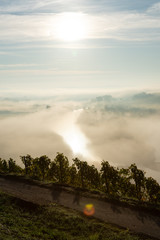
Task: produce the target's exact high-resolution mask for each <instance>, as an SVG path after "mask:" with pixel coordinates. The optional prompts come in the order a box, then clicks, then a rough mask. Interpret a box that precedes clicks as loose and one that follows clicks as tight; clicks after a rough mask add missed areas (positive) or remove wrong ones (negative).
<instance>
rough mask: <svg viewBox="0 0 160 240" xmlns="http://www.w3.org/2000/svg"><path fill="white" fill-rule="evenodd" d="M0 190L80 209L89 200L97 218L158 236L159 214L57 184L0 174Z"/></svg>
mask: <svg viewBox="0 0 160 240" xmlns="http://www.w3.org/2000/svg"><path fill="white" fill-rule="evenodd" d="M0 190H2V191H4V192H6V193H9V194H12V195H14V196H16V197H19V198H21V199H24V200H27V201H31V202H34V203H39V204H48V203H51V202H56V203H59V204H61V205H63V206H65V207H69V208H72V209H76V210H79V211H83V209H84V206H85V205H86V204H89V203H92V204H94V207H95V214H94V216H95V217H96V218H98V219H101V220H103V221H105V222H109V223H114V224H117V225H119V226H121V227H125V228H128V229H130V230H132V231H135V232H138V233H143V234H147V235H150V236H152V237H155V238H158V239H160V216H155V215H152V214H149V213H146V212H143V211H138V210H133V209H130V208H128V207H122V206H117V205H115V204H111V203H109V202H104V201H102V200H99V199H96V198H94V197H93V198H92V197H89V198H88V197H84V196H80V195H79V193H78V192H75V193H71V192H68V191H66V190H65V189H63V188H62V189H60V187H58V188H57V187H56V186H55V187H54V188H52V189H51V188H45V187H41V186H38V185H31V184H29V183H23V182H20V181H18V180H17V181H15V180H14V181H13V180H10V179H6V178H3V177H0Z"/></svg>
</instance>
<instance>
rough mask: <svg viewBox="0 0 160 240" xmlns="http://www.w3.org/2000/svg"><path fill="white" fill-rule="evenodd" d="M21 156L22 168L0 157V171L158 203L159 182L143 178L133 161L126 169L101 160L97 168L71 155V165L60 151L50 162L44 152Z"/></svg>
mask: <svg viewBox="0 0 160 240" xmlns="http://www.w3.org/2000/svg"><path fill="white" fill-rule="evenodd" d="M20 158H21V161H22V163H23V164H24V168H21V167H20V166H18V165H17V164H16V161H14V160H13V159H12V158H10V159H9V160H4V159H1V158H0V173H19V174H24V175H27V176H29V177H31V178H33V179H37V180H43V181H44V180H47V181H53V182H56V183H60V184H68V185H71V186H75V187H81V188H83V189H91V190H96V191H101V192H105V193H106V194H107V195H108V196H113V197H129V198H136V199H138V200H139V201H148V202H152V203H158V202H159V203H160V185H159V184H158V182H157V181H156V180H155V179H154V178H152V177H146V176H145V172H144V171H143V170H141V169H139V168H138V167H137V166H136V164H131V166H129V167H128V168H115V167H113V166H111V165H110V164H109V162H108V161H104V160H103V161H102V162H101V168H100V170H98V169H97V168H96V167H95V166H94V165H91V166H90V165H89V164H88V163H87V162H86V161H81V160H80V159H79V158H73V159H72V164H69V160H68V158H67V157H66V156H65V155H64V154H63V153H59V152H58V153H57V154H56V157H55V158H54V160H53V161H51V159H50V158H49V157H47V156H46V155H43V156H41V157H36V158H33V157H31V155H29V154H27V155H26V156H20Z"/></svg>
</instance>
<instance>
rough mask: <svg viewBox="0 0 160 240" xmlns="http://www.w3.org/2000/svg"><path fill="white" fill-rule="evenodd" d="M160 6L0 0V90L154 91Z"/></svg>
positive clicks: (153, 1)
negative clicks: (90, 89)
mask: <svg viewBox="0 0 160 240" xmlns="http://www.w3.org/2000/svg"><path fill="white" fill-rule="evenodd" d="M159 56H160V1H157V0H141V1H139V0H135V1H130V0H121V1H119V0H105V1H104V0H87V1H86V0H23V1H22V0H1V1H0V90H1V92H6V91H8V92H10V91H14V92H15V91H20V92H23V91H31V90H32V91H33V92H36V91H47V90H50V91H51V90H55V89H72V91H73V89H79V90H80V89H81V91H83V89H85V90H86V89H89V88H93V89H103V90H104V89H107V90H108V89H143V88H145V89H160V61H159Z"/></svg>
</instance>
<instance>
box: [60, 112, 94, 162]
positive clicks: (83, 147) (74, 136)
mask: <svg viewBox="0 0 160 240" xmlns="http://www.w3.org/2000/svg"><path fill="white" fill-rule="evenodd" d="M82 111H83V109H78V110H74V111H72V112H71V113H69V114H66V115H65V116H64V118H63V121H61V122H59V124H58V126H57V128H56V132H57V133H58V134H59V135H61V136H62V137H63V139H64V141H65V142H66V143H67V144H68V145H69V146H70V148H71V149H72V151H73V153H74V154H80V155H82V156H83V157H87V158H92V156H91V153H90V152H89V151H88V150H87V145H88V144H89V140H88V139H87V138H86V136H85V135H84V134H83V133H82V131H81V130H80V128H79V126H78V125H77V119H78V117H79V116H80V114H81V113H82Z"/></svg>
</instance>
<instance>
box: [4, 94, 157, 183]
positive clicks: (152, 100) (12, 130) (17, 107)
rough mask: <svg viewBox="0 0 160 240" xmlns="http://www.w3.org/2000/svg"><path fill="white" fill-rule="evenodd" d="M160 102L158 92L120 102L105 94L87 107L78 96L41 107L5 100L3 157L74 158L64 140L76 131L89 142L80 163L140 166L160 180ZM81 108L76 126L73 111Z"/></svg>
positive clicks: (49, 102)
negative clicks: (71, 99) (74, 99)
mask: <svg viewBox="0 0 160 240" xmlns="http://www.w3.org/2000/svg"><path fill="white" fill-rule="evenodd" d="M159 99H160V94H154V93H140V94H136V95H134V96H133V95H132V96H130V95H128V96H125V97H118V98H117V97H116V98H115V97H113V96H109V95H105V96H101V97H97V98H93V99H92V100H90V101H88V102H86V103H84V102H81V101H80V99H79V98H78V99H77V100H78V101H76V102H70V101H68V102H67V101H66V100H65V103H63V102H62V101H61V102H59V101H57V100H49V99H48V100H47V99H46V100H45V102H43V101H41V103H40V102H39V101H38V102H39V104H38V102H37V101H36V100H34V101H33V100H32V101H28V100H23V102H16V101H15V102H12V101H10V102H9V101H8V100H5V104H4V107H2V108H1V109H0V115H1V118H0V132H1V140H0V152H1V157H4V158H9V157H13V158H15V159H17V160H18V159H19V156H20V155H24V154H28V153H29V154H31V155H33V156H40V155H43V154H46V155H48V156H49V157H51V158H53V157H54V156H55V154H56V152H58V151H59V152H63V153H64V154H65V155H67V156H68V157H69V159H70V160H71V159H72V157H73V156H75V154H73V152H72V149H71V145H68V143H67V142H66V138H67V136H69V140H70V141H72V140H71V138H70V137H71V136H72V137H74V135H73V134H74V129H76V131H77V133H79V134H83V136H85V138H86V141H85V144H86V145H85V146H84V147H85V148H86V149H87V155H86V156H83V154H82V156H81V157H82V159H83V157H84V159H85V160H87V161H89V163H94V164H95V165H96V166H97V167H99V166H100V162H101V160H102V159H104V160H107V161H109V162H110V164H112V165H114V166H119V167H128V166H129V165H130V164H132V163H136V164H137V165H138V166H139V167H140V168H142V169H144V170H145V171H146V172H147V174H148V175H151V176H153V177H155V178H156V179H157V180H159V181H160V178H159V171H160V161H159V159H160V150H159V142H160V131H159V129H160V106H159ZM47 103H48V104H47ZM24 105H25V108H24ZM82 108H83V111H80V112H79V111H78V112H77V114H78V115H77V118H76V119H77V120H76V122H75V114H74V112H75V110H76V111H77V110H78V109H82ZM7 110H8V111H9V112H7ZM74 124H75V125H74ZM70 130H72V133H71V135H69V134H70V133H69V132H70ZM72 144H73V141H72ZM77 144H78V142H77ZM83 144H84V142H83ZM82 146H83V145H82ZM77 156H80V155H79V154H78V153H77ZM18 162H19V160H18Z"/></svg>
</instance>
